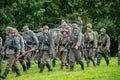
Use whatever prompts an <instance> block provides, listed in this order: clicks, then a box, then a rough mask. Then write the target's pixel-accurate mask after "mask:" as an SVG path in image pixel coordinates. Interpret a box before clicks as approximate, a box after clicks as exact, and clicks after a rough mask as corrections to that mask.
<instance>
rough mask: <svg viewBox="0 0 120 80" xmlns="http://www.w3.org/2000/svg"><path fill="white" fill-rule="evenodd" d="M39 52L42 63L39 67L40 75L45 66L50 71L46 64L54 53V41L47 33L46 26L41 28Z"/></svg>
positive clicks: (47, 28)
mask: <svg viewBox="0 0 120 80" xmlns="http://www.w3.org/2000/svg"><path fill="white" fill-rule="evenodd" d="M40 50H41V53H42V63H41V65H40V73H42V72H43V70H44V67H45V66H47V68H48V71H52V68H51V66H50V64H49V63H48V61H47V59H48V58H51V56H52V54H53V53H54V52H55V50H54V40H53V37H52V36H51V35H50V33H49V27H48V26H47V25H45V26H43V35H42V45H41V48H40Z"/></svg>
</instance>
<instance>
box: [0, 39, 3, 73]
mask: <svg viewBox="0 0 120 80" xmlns="http://www.w3.org/2000/svg"><path fill="white" fill-rule="evenodd" d="M2 42H3V41H2V38H1V37H0V73H1V72H2V60H3V56H2Z"/></svg>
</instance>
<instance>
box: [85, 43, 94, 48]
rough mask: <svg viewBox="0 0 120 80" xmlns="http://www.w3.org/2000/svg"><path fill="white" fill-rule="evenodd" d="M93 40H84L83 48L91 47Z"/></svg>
mask: <svg viewBox="0 0 120 80" xmlns="http://www.w3.org/2000/svg"><path fill="white" fill-rule="evenodd" d="M93 42H94V41H88V42H85V48H93Z"/></svg>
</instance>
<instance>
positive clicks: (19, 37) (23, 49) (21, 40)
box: [13, 28, 27, 72]
mask: <svg viewBox="0 0 120 80" xmlns="http://www.w3.org/2000/svg"><path fill="white" fill-rule="evenodd" d="M13 30H14V31H13V34H14V36H15V37H18V39H19V41H20V47H21V48H20V55H23V54H24V53H25V45H24V39H23V37H22V36H21V35H20V34H19V33H18V30H17V29H16V28H14V29H13ZM19 62H20V64H21V65H22V68H23V71H24V72H25V71H26V70H27V68H26V65H25V62H24V56H23V57H21V58H20V60H19Z"/></svg>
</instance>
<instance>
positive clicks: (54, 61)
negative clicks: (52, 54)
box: [52, 59, 56, 67]
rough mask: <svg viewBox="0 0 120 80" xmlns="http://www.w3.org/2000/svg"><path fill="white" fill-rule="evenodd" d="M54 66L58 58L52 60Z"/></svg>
mask: <svg viewBox="0 0 120 80" xmlns="http://www.w3.org/2000/svg"><path fill="white" fill-rule="evenodd" d="M52 66H53V67H55V66H56V60H55V59H53V60H52Z"/></svg>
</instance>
